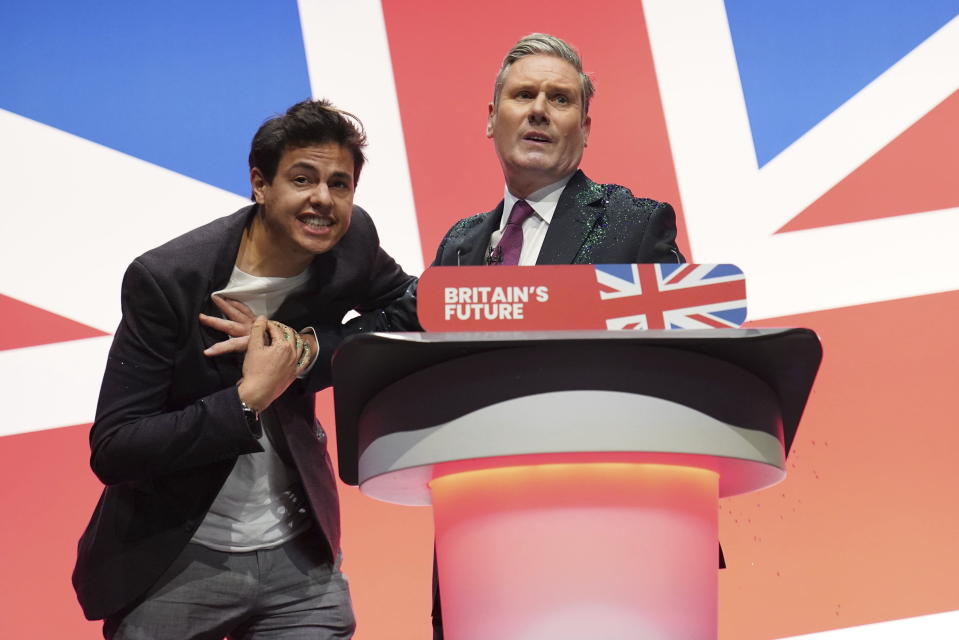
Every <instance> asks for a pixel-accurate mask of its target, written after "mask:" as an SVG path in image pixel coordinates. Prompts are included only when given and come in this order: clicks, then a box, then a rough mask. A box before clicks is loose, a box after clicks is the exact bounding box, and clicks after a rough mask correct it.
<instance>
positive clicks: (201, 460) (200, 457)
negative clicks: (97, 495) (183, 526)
mask: <svg viewBox="0 0 959 640" xmlns="http://www.w3.org/2000/svg"><path fill="white" fill-rule="evenodd" d="M121 307H122V311H123V317H122V319H121V321H120V326H119V327H118V328H117V332H116V335H115V336H114V339H113V344H112V346H111V347H110V353H109V356H108V358H107V365H106V370H105V372H104V375H103V383H102V385H101V388H100V397H99V402H98V404H97V412H96V419H95V421H94V423H93V427H92V429H91V431H90V447H91V460H90V462H91V467H92V468H93V471H94V473H95V474H96V475H97V477H98V478H100V480H101V481H103V483H104V484H118V483H123V482H133V481H141V480H145V479H149V478H152V477H155V476H161V475H164V474H168V473H172V472H176V471H180V470H183V469H188V468H193V467H198V466H201V465H206V464H210V463H212V462H217V461H221V460H225V459H228V458H231V457H233V456H237V455H239V454H242V453H250V452H254V451H262V448H261V447H260V445H259V443H258V442H257V440H256V438H255V437H254V436H253V434H252V433H251V431H250V429H249V428H248V427H247V425H246V421H245V420H244V418H243V414H242V411H241V408H240V401H239V397H238V396H237V391H236V388H235V387H233V386H230V387H227V388H225V389H222V390H220V391H217V392H215V393H213V394H211V395H207V396H205V397H202V398H199V399H198V400H196V401H195V402H193V403H191V404H189V405H188V406H185V407H179V408H172V407H170V406H168V401H169V400H168V399H169V397H170V392H171V389H172V386H173V380H174V376H175V375H177V371H176V369H175V366H174V365H175V355H176V351H177V348H178V344H179V342H180V341H181V340H182V339H183V337H182V336H180V335H178V329H177V327H178V326H180V323H179V322H178V319H177V317H176V313H175V311H174V305H173V304H171V302H170V300H169V298H168V296H167V295H165V294H164V292H163V290H162V289H161V287H160V286H159V285H158V284H157V281H156V279H155V278H154V276H153V274H151V273H150V272H149V270H148V269H147V268H146V266H144V265H143V264H142V263H140V262H139V261H135V262H134V263H133V264H131V265H130V267H129V268H128V269H127V272H126V274H125V275H124V278H123V286H122V290H121Z"/></svg>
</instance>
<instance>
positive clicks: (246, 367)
mask: <svg viewBox="0 0 959 640" xmlns="http://www.w3.org/2000/svg"><path fill="white" fill-rule="evenodd" d="M298 345H299V346H298ZM301 350H302V345H300V342H299V341H298V340H296V339H295V336H294V334H293V332H292V330H290V329H289V328H286V327H283V326H282V325H278V324H277V323H274V322H269V321H268V320H267V319H266V317H265V316H258V317H257V318H256V320H255V321H254V322H253V328H252V329H251V330H250V341H249V343H248V345H247V349H246V356H245V358H244V359H243V377H242V378H241V379H240V383H239V387H238V389H237V391H238V392H239V395H240V401H241V402H243V403H244V404H245V405H246V406H248V407H250V408H251V409H253V410H255V411H257V412H259V411H263V410H264V409H266V408H267V407H268V406H270V404H271V403H272V402H273V401H274V400H276V399H277V398H278V397H279V396H280V394H281V393H283V392H284V391H286V388H287V387H288V386H290V383H292V382H293V380H294V379H296V374H297V361H298V360H299V358H300V353H301Z"/></svg>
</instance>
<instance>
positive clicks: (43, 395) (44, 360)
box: [0, 336, 113, 436]
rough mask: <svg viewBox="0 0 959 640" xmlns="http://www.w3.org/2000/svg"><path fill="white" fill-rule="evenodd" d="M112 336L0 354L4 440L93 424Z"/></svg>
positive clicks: (1, 423)
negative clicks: (28, 433) (71, 426)
mask: <svg viewBox="0 0 959 640" xmlns="http://www.w3.org/2000/svg"><path fill="white" fill-rule="evenodd" d="M112 340H113V339H112V338H111V337H109V336H104V337H100V338H87V339H85V340H71V341H70V342H59V343H56V344H45V345H42V346H38V347H25V348H23V349H8V350H5V351H0V379H2V380H3V392H4V395H5V396H6V398H7V399H8V400H7V401H5V402H4V403H3V405H4V418H3V420H2V421H0V436H8V435H12V434H15V433H26V432H29V431H39V430H41V429H54V428H56V427H64V426H70V425H75V424H85V423H88V422H92V421H93V415H94V412H95V411H96V406H97V395H98V394H99V392H100V380H101V379H102V378H103V368H104V366H105V365H106V359H107V352H108V351H109V349H110V343H111V341H112Z"/></svg>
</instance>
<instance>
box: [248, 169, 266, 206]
mask: <svg viewBox="0 0 959 640" xmlns="http://www.w3.org/2000/svg"><path fill="white" fill-rule="evenodd" d="M250 186H251V187H252V188H253V199H254V200H255V201H256V203H257V204H263V201H264V199H265V197H266V196H265V191H266V188H267V187H268V186H270V183H268V182H267V181H266V178H264V177H263V174H262V173H260V170H259V169H257V168H256V167H253V168H252V169H250Z"/></svg>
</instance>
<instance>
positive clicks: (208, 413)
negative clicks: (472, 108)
mask: <svg viewBox="0 0 959 640" xmlns="http://www.w3.org/2000/svg"><path fill="white" fill-rule="evenodd" d="M364 146H365V136H364V134H363V133H362V129H361V128H359V127H358V126H356V124H354V122H353V120H351V117H349V114H346V113H345V112H341V111H339V110H338V109H336V108H335V107H333V106H332V105H330V104H329V103H327V102H319V101H305V102H302V103H299V104H297V105H294V106H293V107H291V108H290V110H289V111H287V113H286V114H285V115H283V116H278V117H276V118H273V119H271V120H269V121H268V122H266V123H265V124H264V125H263V126H262V127H261V128H260V130H259V131H258V132H257V134H256V136H255V137H254V139H253V144H252V150H251V153H250V177H251V183H252V187H253V199H254V201H255V203H254V204H253V205H252V206H249V207H245V208H243V209H241V210H240V211H237V212H236V213H234V214H232V215H229V216H226V217H224V218H220V219H218V220H214V221H213V222H211V223H209V224H206V225H204V226H202V227H199V228H198V229H195V230H193V231H190V232H188V233H186V234H185V235H183V236H180V237H178V238H175V239H174V240H171V241H170V242H168V243H166V244H164V245H162V246H160V247H158V248H156V249H153V250H152V251H149V252H147V253H145V254H144V255H142V256H140V257H139V258H137V259H136V260H134V261H133V263H132V264H131V265H130V267H129V268H128V270H127V272H126V275H125V276H124V279H123V285H122V290H121V298H122V311H123V317H122V320H121V322H120V325H119V327H118V329H117V332H116V335H115V337H114V341H113V345H112V347H111V350H110V354H109V358H108V362H107V366H106V372H105V374H104V378H103V384H102V388H101V391H100V398H99V404H98V407H97V414H96V420H95V422H94V424H93V427H92V430H91V433H90V443H91V449H92V456H91V465H92V467H93V470H94V472H95V473H96V474H97V476H98V477H99V478H100V479H101V480H102V481H103V483H104V484H105V485H106V487H105V488H104V491H103V494H102V496H101V498H100V501H99V503H98V504H97V506H96V510H95V512H94V514H93V517H92V518H91V520H90V524H89V525H88V527H87V529H86V531H85V532H84V533H83V536H82V538H81V539H80V543H79V550H78V558H77V564H76V568H75V570H74V575H73V582H74V586H75V588H76V591H77V596H78V598H79V600H80V603H81V605H82V607H83V610H84V613H85V614H86V616H87V617H88V618H89V619H104V635H105V637H107V638H124V639H125V638H151V639H157V638H171V639H172V638H176V639H177V640H182V639H184V638H217V639H219V638H223V637H224V636H229V637H231V638H232V637H244V638H247V637H260V635H259V634H261V633H262V634H265V635H269V637H271V638H306V637H309V638H349V637H351V636H352V633H353V629H354V620H353V613H352V607H351V603H350V598H349V590H348V587H347V583H346V581H345V579H344V578H343V576H342V575H341V574H340V572H339V561H338V559H339V550H340V522H339V505H338V499H337V493H336V485H335V480H334V475H333V471H332V467H331V464H330V458H329V455H328V453H327V437H326V433H325V432H324V430H323V428H322V427H321V426H320V424H319V423H318V422H317V421H316V420H315V417H314V399H313V393H314V392H315V391H317V390H319V389H321V388H323V387H326V386H328V385H330V383H331V372H330V355H331V353H332V351H333V349H334V348H335V346H336V345H337V344H338V343H339V342H340V340H341V339H342V338H343V336H344V335H346V334H348V333H351V332H356V331H362V330H389V329H391V328H393V327H394V323H398V324H400V325H403V326H406V325H408V324H409V323H410V322H412V320H409V319H407V318H405V317H404V315H405V314H406V313H408V311H407V308H406V307H403V306H402V305H394V303H395V302H396V301H397V300H399V299H401V298H402V296H403V295H404V293H405V292H406V291H407V289H408V288H409V287H410V285H411V283H412V282H413V278H412V277H410V276H408V275H407V274H405V273H404V272H403V271H402V269H400V267H399V266H398V265H397V264H396V263H395V262H394V261H393V260H392V258H390V257H389V256H388V255H387V254H386V253H385V252H384V251H383V250H382V249H381V248H380V246H379V239H378V237H377V234H376V230H375V228H374V226H373V223H372V221H371V220H370V218H369V216H368V215H367V214H366V212H364V211H363V210H362V209H360V208H359V207H354V206H353V189H354V186H355V183H356V180H357V178H358V177H359V173H360V170H361V168H362V165H363V161H364V157H363V152H362V148H363V147H364ZM216 292H222V295H221V296H214V295H213V294H214V293H216ZM234 293H235V295H234ZM230 298H236V299H244V300H245V301H247V303H248V304H249V305H250V307H253V308H256V307H260V308H261V313H260V314H259V317H257V318H256V320H255V321H253V320H252V312H251V311H250V310H249V308H248V307H246V306H244V305H241V304H240V303H238V302H236V301H232V300H230ZM353 309H356V310H357V311H359V312H360V316H359V317H357V318H355V319H354V320H352V321H350V322H349V323H347V324H345V325H342V324H341V322H342V319H343V317H344V314H346V313H347V312H349V311H350V310H353ZM262 310H267V311H265V312H264V311H262ZM221 313H222V314H224V315H225V316H226V317H225V318H223V317H220V316H221ZM267 315H269V316H270V318H271V319H270V320H269V321H268V320H267V318H266V316H267ZM201 318H202V320H203V324H201V322H200V320H201ZM291 327H295V328H296V330H294V329H292V328H291ZM224 332H225V333H227V334H229V335H233V336H241V335H242V336H245V335H247V334H249V337H248V338H240V337H235V338H232V339H231V340H230V341H229V342H228V343H226V344H227V345H228V346H227V347H224V346H223V344H221V343H222V341H223V340H224V337H225V336H224V335H223V334H224ZM218 344H219V345H220V346H216V345H218Z"/></svg>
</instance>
